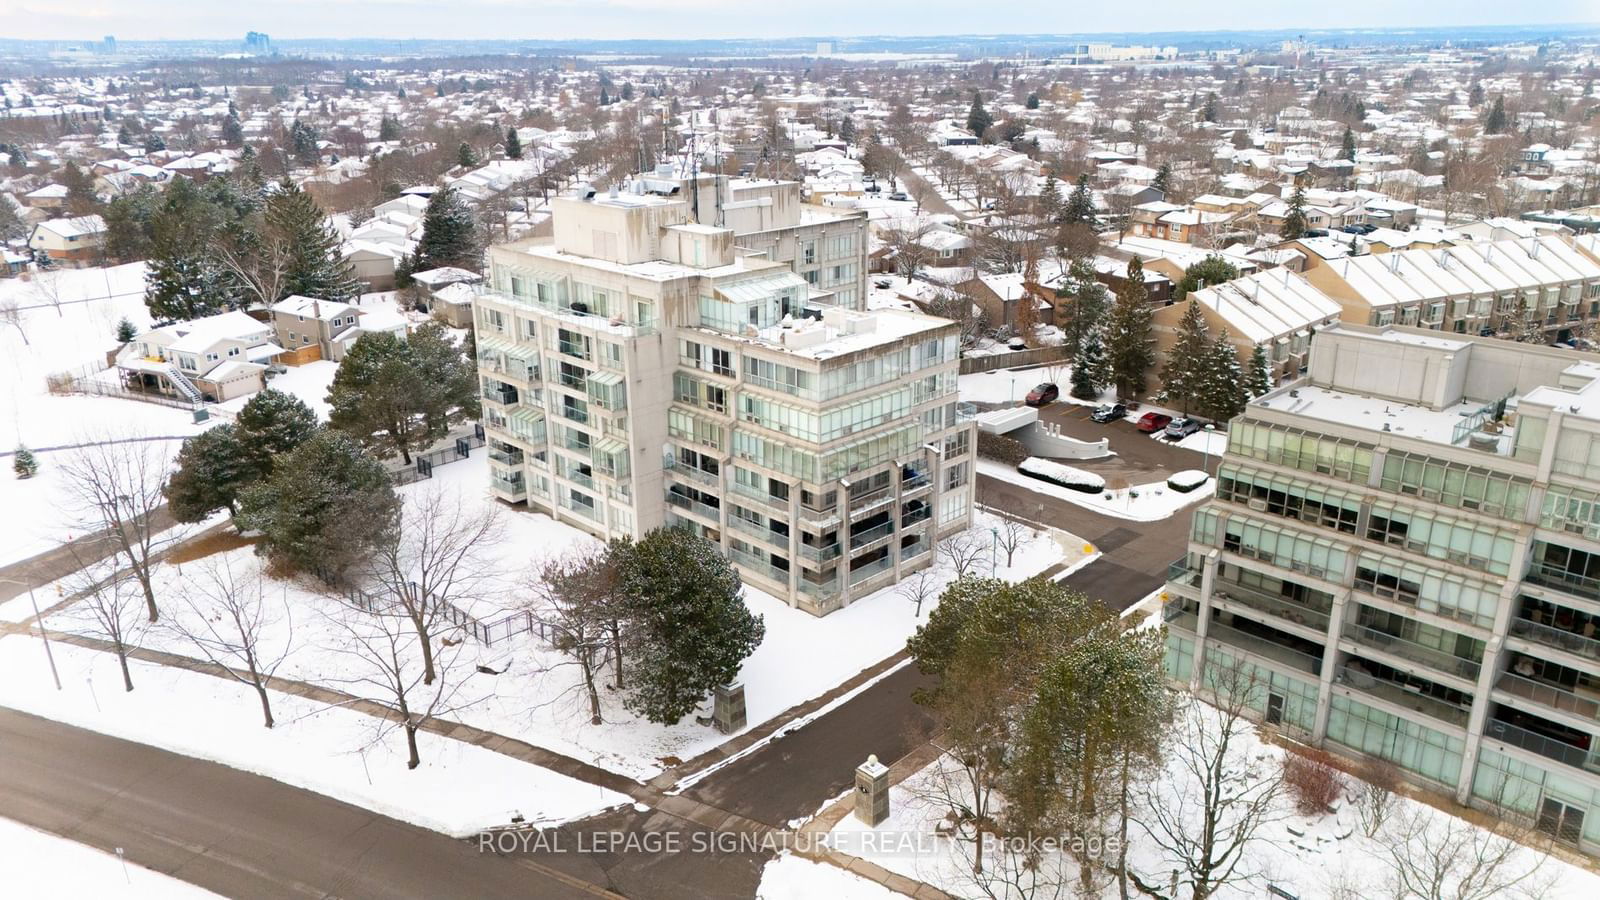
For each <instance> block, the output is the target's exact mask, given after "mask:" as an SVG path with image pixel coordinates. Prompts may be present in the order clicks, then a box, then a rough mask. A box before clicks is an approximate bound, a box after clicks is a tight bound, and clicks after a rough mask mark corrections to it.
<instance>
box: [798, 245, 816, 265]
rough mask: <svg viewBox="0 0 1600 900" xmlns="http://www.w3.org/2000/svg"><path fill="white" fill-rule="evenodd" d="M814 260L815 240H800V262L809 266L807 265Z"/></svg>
mask: <svg viewBox="0 0 1600 900" xmlns="http://www.w3.org/2000/svg"><path fill="white" fill-rule="evenodd" d="M816 261H817V242H816V241H801V242H800V263H801V264H802V265H807V266H809V265H811V264H812V263H814V262H816Z"/></svg>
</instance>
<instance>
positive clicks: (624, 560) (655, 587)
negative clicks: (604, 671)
mask: <svg viewBox="0 0 1600 900" xmlns="http://www.w3.org/2000/svg"><path fill="white" fill-rule="evenodd" d="M613 552H614V553H615V556H616V559H617V576H616V577H617V593H618V596H619V597H620V600H621V605H622V607H623V608H624V609H625V610H626V616H627V619H628V628H627V630H626V638H627V640H626V652H625V654H624V659H625V660H626V665H627V670H628V672H629V676H628V687H627V694H626V697H625V699H624V705H625V706H626V707H627V708H628V709H629V710H631V711H633V712H635V713H637V714H639V715H641V716H644V717H645V718H646V719H648V720H650V721H652V722H656V723H659V724H663V725H670V724H675V723H677V722H678V721H679V720H680V719H682V718H683V717H684V716H686V715H688V714H690V713H691V712H693V711H694V710H695V708H696V707H697V706H699V705H700V704H701V703H702V702H703V701H704V700H705V698H706V697H707V696H708V695H710V694H711V693H712V692H713V691H715V690H716V689H717V688H719V687H722V686H724V685H727V684H730V683H732V682H733V680H734V679H735V678H737V677H738V674H739V666H740V665H741V664H742V663H743V662H744V660H745V658H746V657H748V656H749V655H750V654H751V653H752V652H753V651H754V650H755V648H756V647H758V646H760V644H761V639H762V637H763V636H764V635H765V633H766V624H765V623H764V622H763V621H762V618H761V617H760V616H757V615H753V614H751V612H750V610H749V609H747V608H746V607H745V604H744V599H743V597H742V596H741V594H742V591H743V585H742V583H741V582H740V579H739V573H738V571H737V570H735V569H734V567H733V565H732V564H731V563H730V562H729V561H728V559H727V557H725V556H723V555H722V552H721V551H720V550H719V549H718V548H717V545H715V544H713V543H711V542H710V541H708V540H706V539H705V538H703V537H700V536H699V535H696V534H693V533H691V532H688V531H685V530H683V529H679V528H658V529H656V530H654V531H652V532H650V533H649V534H647V535H645V536H644V538H642V539H641V540H640V541H638V542H637V543H629V542H617V543H615V544H613Z"/></svg>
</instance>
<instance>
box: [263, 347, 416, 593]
mask: <svg viewBox="0 0 1600 900" xmlns="http://www.w3.org/2000/svg"><path fill="white" fill-rule="evenodd" d="M363 340H365V338H363ZM238 506H239V513H238V516H237V520H238V522H239V526H240V527H241V528H243V529H246V530H250V531H259V532H261V545H262V548H263V550H264V551H265V552H266V554H267V556H268V558H269V559H270V560H272V561H273V562H274V563H276V564H278V565H285V566H289V567H291V568H293V569H299V570H304V571H310V572H315V573H318V574H321V575H324V576H326V577H329V578H331V579H337V578H338V577H339V576H341V575H342V574H343V573H345V572H346V571H348V570H349V569H350V567H351V566H352V565H354V564H355V563H356V562H358V561H360V560H362V559H365V558H367V557H368V556H369V555H370V554H371V553H372V551H373V549H374V548H375V547H377V546H379V545H380V544H381V543H382V542H383V541H384V540H386V539H387V538H388V537H389V535H391V534H392V533H393V530H394V528H395V522H396V519H397V518H398V516H399V511H400V498H399V497H398V496H396V495H395V492H394V485H393V483H392V481H391V480H390V478H389V473H388V472H386V471H384V468H383V466H382V465H381V464H379V462H378V461H377V460H375V459H372V458H370V457H367V456H365V455H363V454H362V452H361V448H359V447H358V446H356V444H355V442H354V441H352V440H350V438H349V437H348V436H346V435H344V434H342V433H340V432H338V431H334V430H331V429H321V430H319V431H318V432H317V433H316V434H315V435H313V436H312V437H311V439H310V440H308V441H306V442H305V443H304V444H301V445H300V446H299V447H296V448H295V449H294V450H293V451H292V452H290V453H288V454H286V455H285V456H283V457H282V458H281V459H279V460H277V462H276V464H275V465H274V467H273V472H272V476H271V477H270V478H268V479H267V480H266V481H263V482H260V483H258V484H255V485H252V486H251V487H249V488H247V489H246V490H245V491H244V492H243V493H242V494H240V495H239V499H238Z"/></svg>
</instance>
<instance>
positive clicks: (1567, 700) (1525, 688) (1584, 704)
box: [1494, 672, 1600, 721]
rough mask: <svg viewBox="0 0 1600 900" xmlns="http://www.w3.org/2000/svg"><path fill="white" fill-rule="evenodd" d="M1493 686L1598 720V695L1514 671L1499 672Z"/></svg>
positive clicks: (1599, 704)
mask: <svg viewBox="0 0 1600 900" xmlns="http://www.w3.org/2000/svg"><path fill="white" fill-rule="evenodd" d="M1494 686H1495V689H1496V690H1501V691H1505V692H1506V693H1508V694H1510V695H1512V696H1513V697H1521V698H1522V699H1524V700H1527V701H1530V702H1532V703H1537V704H1539V705H1541V706H1548V707H1550V708H1551V709H1555V710H1560V711H1561V712H1564V713H1567V714H1569V715H1573V716H1577V717H1578V718H1580V719H1591V720H1594V721H1600V695H1594V696H1585V695H1583V694H1579V693H1576V692H1573V691H1569V690H1567V689H1566V688H1559V687H1556V686H1555V685H1553V684H1545V683H1544V682H1542V681H1535V680H1533V679H1532V678H1524V677H1523V676H1521V675H1518V674H1517V673H1515V672H1505V673H1503V674H1501V676H1500V678H1499V680H1498V681H1496V682H1495V683H1494Z"/></svg>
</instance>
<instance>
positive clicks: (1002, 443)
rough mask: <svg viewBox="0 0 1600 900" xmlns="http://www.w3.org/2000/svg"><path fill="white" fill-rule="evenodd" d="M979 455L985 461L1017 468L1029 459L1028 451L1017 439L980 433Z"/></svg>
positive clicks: (984, 432)
mask: <svg viewBox="0 0 1600 900" xmlns="http://www.w3.org/2000/svg"><path fill="white" fill-rule="evenodd" d="M978 455H979V456H981V457H984V458H985V459H993V460H997V461H999V462H1003V463H1005V464H1006V465H1008V466H1017V465H1021V464H1022V461H1023V460H1025V459H1027V458H1028V449H1027V448H1026V447H1024V446H1022V442H1021V441H1019V440H1017V439H1016V438H1009V437H1006V436H1005V435H1003V434H990V433H988V432H986V431H979V432H978Z"/></svg>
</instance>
